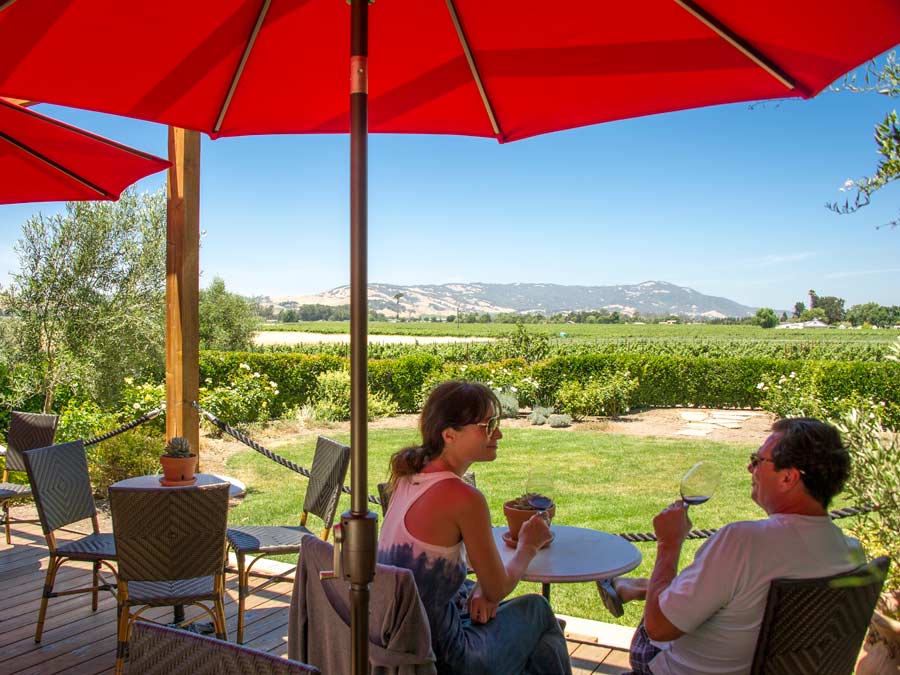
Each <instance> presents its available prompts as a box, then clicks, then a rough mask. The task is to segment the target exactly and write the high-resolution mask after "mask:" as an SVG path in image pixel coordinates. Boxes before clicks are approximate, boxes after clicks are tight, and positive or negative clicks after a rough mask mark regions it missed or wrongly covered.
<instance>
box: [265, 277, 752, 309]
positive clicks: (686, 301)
mask: <svg viewBox="0 0 900 675" xmlns="http://www.w3.org/2000/svg"><path fill="white" fill-rule="evenodd" d="M397 294H402V295H401V297H400V300H399V304H400V313H401V316H403V317H406V318H411V317H423V316H454V315H456V312H457V310H458V311H460V312H462V313H469V312H477V313H481V314H483V313H485V312H487V313H490V314H499V313H518V314H529V313H540V314H546V315H550V314H556V313H558V312H573V311H589V310H601V309H605V310H608V311H610V312H613V311H618V312H621V313H623V314H628V315H633V314H635V313H637V312H639V313H641V314H654V315H667V314H676V315H679V316H688V317H705V318H722V317H728V316H732V317H744V316H752V315H753V314H754V313H755V312H756V309H757V308H756V307H748V306H746V305H741V304H740V303H737V302H734V301H733V300H729V299H728V298H720V297H716V296H712V295H704V294H703V293H700V292H698V291H695V290H694V289H692V288H686V287H684V286H676V285H675V284H670V283H668V282H665V281H645V282H643V283H640V284H633V285H619V286H563V285H561V284H524V283H523V284H480V283H474V284H441V285H422V286H395V285H392V284H370V285H369V307H371V308H372V309H374V310H377V311H379V312H383V313H387V314H393V313H394V312H396V311H397V300H395V296H396V295H397ZM258 300H260V301H261V302H263V303H267V304H272V305H273V306H275V307H276V308H279V309H289V308H292V307H297V306H299V305H311V304H321V305H330V306H339V305H347V304H349V303H350V287H349V286H339V287H338V288H333V289H331V290H330V291H325V292H324V293H320V294H318V295H305V296H287V297H276V298H258Z"/></svg>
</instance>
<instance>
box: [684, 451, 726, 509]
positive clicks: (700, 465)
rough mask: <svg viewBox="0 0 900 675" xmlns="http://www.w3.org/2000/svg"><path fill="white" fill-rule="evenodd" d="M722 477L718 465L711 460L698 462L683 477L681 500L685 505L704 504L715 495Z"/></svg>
mask: <svg viewBox="0 0 900 675" xmlns="http://www.w3.org/2000/svg"><path fill="white" fill-rule="evenodd" d="M721 479H722V474H721V472H720V471H719V467H718V466H716V465H715V464H712V463H711V462H704V461H700V462H697V463H696V464H694V466H692V467H691V468H690V469H688V470H687V472H686V473H685V474H684V476H682V478H681V501H682V502H684V504H685V506H696V505H698V504H703V503H704V502H706V501H708V500H709V498H710V497H712V496H713V493H714V492H715V491H716V489H717V488H718V487H719V482H720V481H721Z"/></svg>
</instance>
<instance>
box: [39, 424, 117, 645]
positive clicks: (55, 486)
mask: <svg viewBox="0 0 900 675" xmlns="http://www.w3.org/2000/svg"><path fill="white" fill-rule="evenodd" d="M22 456H23V457H24V460H25V470H26V472H27V473H28V481H29V482H30V483H31V489H32V491H33V492H34V503H35V506H37V511H38V516H39V518H40V520H41V528H42V529H43V531H44V538H45V539H46V540H47V548H48V549H50V560H49V562H48V563H47V576H46V577H45V579H44V593H43V595H42V597H41V608H40V611H39V613H38V621H37V627H36V628H35V631H34V641H35V642H40V641H41V633H42V632H43V630H44V618H45V617H46V615H47V602H48V600H49V599H50V598H56V597H59V596H61V595H72V594H73V593H91V594H92V597H91V609H92V610H94V611H96V610H97V600H98V597H97V596H98V595H99V592H100V591H110V592H114V590H113V589H114V588H115V585H116V584H115V583H106V582H105V580H103V579H102V575H101V573H100V569H101V566H106V567H107V568H109V571H110V572H112V574H113V576H115V575H116V568H115V567H114V566H113V565H112V564H111V561H115V559H116V546H115V543H114V542H113V536H112V535H111V534H102V533H101V532H100V525H99V523H98V521H97V509H96V507H95V506H94V496H93V494H92V492H91V479H90V476H89V475H88V467H87V458H86V456H85V454H84V444H83V443H82V441H80V440H78V441H72V442H70V443H63V444H61V445H51V446H48V447H44V448H35V449H32V450H28V451H26V452H24V453H22ZM88 518H90V520H91V525H92V530H93V531H92V533H91V534H88V535H82V536H81V537H80V538H79V539H75V540H73V541H67V542H65V543H62V544H57V542H56V532H57V531H59V530H62V531H68V532H71V531H72V530H65V528H66V527H67V526H69V525H72V524H73V523H77V522H80V521H82V520H87V519H88ZM79 534H81V533H79ZM69 560H72V561H82V562H89V563H91V564H92V567H93V579H92V583H91V585H90V586H89V587H86V588H75V589H70V590H65V591H54V590H53V584H54V582H55V580H56V573H57V572H58V571H59V568H60V567H61V566H62V565H63V564H64V563H65V562H67V561H69ZM101 581H103V583H101Z"/></svg>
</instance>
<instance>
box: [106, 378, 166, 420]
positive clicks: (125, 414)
mask: <svg viewBox="0 0 900 675" xmlns="http://www.w3.org/2000/svg"><path fill="white" fill-rule="evenodd" d="M160 409H162V413H161V414H160V415H158V416H157V417H154V418H153V419H152V420H151V421H149V422H146V423H145V424H146V425H149V426H150V427H152V428H153V429H156V430H157V431H159V432H160V433H164V432H165V430H166V385H165V382H159V383H152V382H142V383H135V381H134V378H133V377H126V378H125V386H124V387H123V388H122V401H121V407H120V409H119V411H118V413H117V416H118V418H119V423H120V424H125V423H126V422H131V421H132V420H135V419H137V418H138V417H140V416H141V415H145V414H147V413H148V412H150V411H151V410H160Z"/></svg>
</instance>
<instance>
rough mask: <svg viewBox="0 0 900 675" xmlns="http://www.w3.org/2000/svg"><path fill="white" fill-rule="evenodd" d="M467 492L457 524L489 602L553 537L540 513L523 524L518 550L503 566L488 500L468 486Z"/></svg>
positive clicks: (497, 597)
mask: <svg viewBox="0 0 900 675" xmlns="http://www.w3.org/2000/svg"><path fill="white" fill-rule="evenodd" d="M468 491H469V494H468V497H467V498H466V499H465V500H461V501H462V504H461V508H460V509H459V510H458V512H457V525H458V527H459V531H460V534H461V535H462V540H463V543H464V544H465V545H466V552H467V554H468V557H469V561H470V562H471V563H472V567H473V568H474V569H475V571H476V573H477V575H478V585H479V587H480V589H481V593H482V594H483V595H484V597H485V599H486V600H488V601H489V602H500V600H502V599H503V598H505V597H506V596H507V595H509V593H510V592H512V590H513V589H514V588H515V587H516V584H517V583H519V580H520V579H521V578H522V575H523V574H525V570H526V569H527V568H528V564H529V563H530V562H531V560H532V558H534V556H535V554H536V553H537V552H538V549H540V547H541V546H543V545H544V544H545V543H546V542H547V541H549V540H550V529H549V527H548V525H547V521H546V520H545V519H544V518H543V517H541V515H540V514H535V515H534V516H532V518H531V519H530V520H528V521H527V522H525V523H524V524H523V525H522V529H521V530H520V531H519V543H518V546H517V547H516V552H515V553H514V554H513V556H512V558H511V559H510V560H509V562H508V563H507V564H506V565H505V566H504V565H503V561H502V560H501V559H500V553H499V552H498V551H497V546H496V544H495V543H494V538H493V536H492V534H491V514H490V510H489V509H488V505H487V501H486V500H485V498H484V495H482V494H481V493H480V492H478V491H477V490H475V489H474V488H468Z"/></svg>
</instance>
